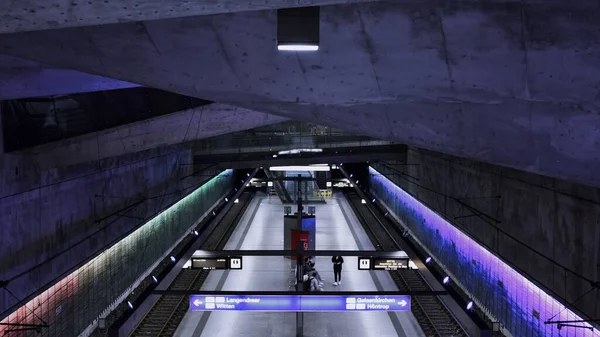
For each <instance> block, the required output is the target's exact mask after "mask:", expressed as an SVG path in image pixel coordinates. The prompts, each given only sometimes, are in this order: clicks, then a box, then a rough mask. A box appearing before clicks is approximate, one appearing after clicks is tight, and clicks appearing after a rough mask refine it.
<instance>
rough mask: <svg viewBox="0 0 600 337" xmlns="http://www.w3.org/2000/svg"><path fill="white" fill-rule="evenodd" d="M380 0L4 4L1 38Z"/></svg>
mask: <svg viewBox="0 0 600 337" xmlns="http://www.w3.org/2000/svg"><path fill="white" fill-rule="evenodd" d="M372 1H379V0H260V1H256V0H255V1H251V0H246V1H239V0H125V1H122V0H94V1H90V0H12V1H11V0H6V1H2V2H0V34H4V33H15V32H25V31H35V30H45V29H57V28H65V27H83V26H95V25H105V24H111V23H121V22H134V21H148V20H158V19H171V18H179V17H188V16H198V15H209V14H222V13H235V12H243V11H258V10H266V9H277V8H291V7H302V6H323V5H331V4H343V3H361V2H372Z"/></svg>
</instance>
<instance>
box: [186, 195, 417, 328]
mask: <svg viewBox="0 0 600 337" xmlns="http://www.w3.org/2000/svg"><path fill="white" fill-rule="evenodd" d="M315 207H316V218H317V220H316V221H317V238H316V248H317V249H318V250H326V249H327V250H372V249H374V247H373V245H372V244H371V243H370V241H369V239H368V237H367V235H366V233H365V231H364V229H363V228H362V226H361V225H360V223H359V221H358V219H357V218H356V216H355V215H354V213H353V212H352V210H351V208H350V206H349V205H348V203H347V201H346V200H345V199H344V198H333V199H330V200H329V201H328V203H327V204H318V205H315ZM283 214H284V210H283V205H282V204H281V203H280V202H279V201H278V200H275V199H274V198H272V199H269V198H262V199H261V200H260V206H259V207H257V208H253V207H250V208H249V209H248V210H247V212H246V214H245V215H244V216H243V218H242V219H241V221H240V223H239V225H238V227H237V228H236V230H235V232H234V233H233V234H232V236H231V238H230V240H229V241H228V243H227V245H226V247H225V250H269V249H273V250H282V249H283V245H284V242H283V235H284V233H283ZM344 262H345V263H344V269H343V273H342V284H341V285H340V286H334V285H333V268H332V264H331V258H329V257H317V262H316V269H317V270H318V271H319V273H320V274H321V275H322V277H323V278H324V279H325V280H324V281H325V282H324V283H325V284H324V290H326V291H397V290H398V288H397V287H396V285H395V283H394V282H393V280H392V278H391V277H390V275H389V273H388V272H385V271H359V270H358V260H357V257H344ZM293 263H294V264H295V261H294V262H293ZM292 281H293V264H292V261H291V260H289V259H286V258H284V257H270V256H269V257H265V256H248V257H244V261H243V269H242V270H239V271H237V270H215V271H212V272H211V273H210V275H209V276H208V278H207V280H206V281H205V283H204V285H203V287H202V290H206V291H210V290H213V291H215V290H216V291H230V292H235V291H287V290H290V286H291V283H292ZM295 324H296V314H295V313H270V312H239V311H228V312H225V311H213V312H208V311H207V312H200V311H188V312H187V313H186V315H185V317H184V318H183V321H182V322H181V324H180V325H179V327H178V328H177V331H176V332H175V336H183V337H187V336H204V337H212V336H220V337H230V336H231V337H233V336H243V337H250V336H256V337H268V336H273V337H288V336H289V337H292V336H296V326H295ZM304 336H307V337H309V336H315V337H317V336H318V337H322V336H330V337H336V336H347V337H370V336H373V337H375V336H382V337H392V336H394V337H395V336H409V337H417V336H424V333H423V331H422V330H421V328H420V326H419V324H418V323H417V321H416V319H415V317H414V315H413V314H412V313H411V312H332V313H304Z"/></svg>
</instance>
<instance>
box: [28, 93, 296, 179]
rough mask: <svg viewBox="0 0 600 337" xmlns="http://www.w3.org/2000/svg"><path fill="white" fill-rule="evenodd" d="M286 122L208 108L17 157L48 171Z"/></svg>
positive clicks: (229, 108) (259, 114)
mask: <svg viewBox="0 0 600 337" xmlns="http://www.w3.org/2000/svg"><path fill="white" fill-rule="evenodd" d="M285 120H286V119H285V118H283V117H279V116H273V115H269V114H265V113H262V112H256V111H251V110H247V109H242V108H237V107H232V106H226V105H223V104H209V105H205V106H201V107H197V108H193V109H188V110H184V111H179V112H175V113H171V114H168V115H164V116H160V117H156V118H151V119H148V120H145V121H142V122H136V123H130V124H126V125H123V126H119V127H115V128H111V129H107V130H102V131H98V132H95V133H90V134H86V135H83V136H78V137H73V138H69V139H65V140H62V141H58V142H54V143H48V144H44V145H40V146H35V147H33V148H30V149H27V150H25V151H20V152H19V154H27V155H28V156H29V157H30V160H32V161H34V162H35V163H36V166H37V167H38V168H41V169H49V168H55V167H61V166H68V165H75V164H80V163H86V162H92V161H97V160H100V159H105V158H111V157H119V156H123V155H126V154H130V153H137V152H141V151H145V150H150V149H155V148H159V147H164V146H169V145H176V144H181V143H187V142H191V141H194V140H197V139H203V138H208V137H214V136H218V135H223V134H228V133H232V132H237V131H243V130H248V129H253V128H255V127H259V126H264V125H271V124H276V123H281V122H283V121H285Z"/></svg>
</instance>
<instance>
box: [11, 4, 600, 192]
mask: <svg viewBox="0 0 600 337" xmlns="http://www.w3.org/2000/svg"><path fill="white" fill-rule="evenodd" d="M591 4H593V2H591V1H584V2H578V3H577V4H576V5H575V4H571V3H569V4H566V3H564V4H561V3H559V2H550V3H540V2H533V3H515V2H506V1H498V2H485V3H484V4H473V3H469V2H448V3H445V4H444V5H443V6H440V5H438V4H434V3H430V2H427V1H425V2H402V1H400V2H373V3H363V4H349V5H336V6H326V7H323V8H322V10H321V48H320V50H319V51H318V52H316V53H282V52H278V51H277V50H276V47H275V39H276V21H277V20H276V12H275V11H250V12H239V13H234V14H222V15H214V16H203V17H188V18H177V19H170V20H156V21H146V22H143V23H140V22H138V23H135V22H133V23H132V22H127V23H120V24H115V25H104V26H93V27H85V28H72V29H61V30H50V31H40V32H29V33H22V34H9V35H3V36H0V51H1V52H5V53H8V54H11V55H17V56H20V57H24V58H30V59H35V60H38V61H40V62H46V63H48V64H52V65H55V66H58V67H68V68H73V69H77V70H80V71H85V72H89V73H94V74H99V75H103V76H108V77H110V78H115V79H120V80H124V81H128V82H133V83H140V84H143V85H147V86H151V87H156V88H160V89H163V90H168V91H173V92H177V93H180V94H184V95H188V96H194V97H199V98H203V99H208V100H211V101H215V102H219V103H227V104H233V105H237V106H240V107H244V108H248V109H253V110H257V111H261V112H266V113H272V114H277V115H280V116H284V117H288V118H293V119H299V120H305V121H311V122H315V123H319V124H323V125H329V126H335V127H339V128H343V129H346V130H351V131H358V132H362V133H365V134H367V135H372V136H376V137H379V138H383V139H389V140H396V141H400V142H405V143H407V144H410V145H415V146H419V147H422V148H426V149H432V150H436V151H440V152H445V153H449V154H453V155H457V156H462V157H469V158H473V159H477V160H481V161H484V162H490V163H495V164H498V165H502V166H508V167H513V168H517V169H521V170H525V171H529V172H535V173H540V174H544V175H549V176H553V177H560V178H563V179H567V180H572V181H577V182H581V183H584V184H589V185H596V186H600V176H598V175H597V174H596V173H597V172H598V171H600V152H599V151H597V149H598V147H599V144H600V143H599V141H598V139H600V115H599V114H598V107H599V106H600V96H598V88H599V82H598V78H600V67H598V60H597V57H596V56H597V55H598V54H599V53H600V23H598V20H597V19H596V18H597V17H599V16H600V9H598V8H597V6H596V5H594V6H595V7H594V6H591Z"/></svg>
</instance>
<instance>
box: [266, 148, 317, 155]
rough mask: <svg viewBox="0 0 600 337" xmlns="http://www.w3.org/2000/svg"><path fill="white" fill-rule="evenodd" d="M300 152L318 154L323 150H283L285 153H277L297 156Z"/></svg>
mask: <svg viewBox="0 0 600 337" xmlns="http://www.w3.org/2000/svg"><path fill="white" fill-rule="evenodd" d="M302 152H312V153H319V152H323V149H293V150H285V151H279V153H277V154H279V155H282V154H298V153H302Z"/></svg>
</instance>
